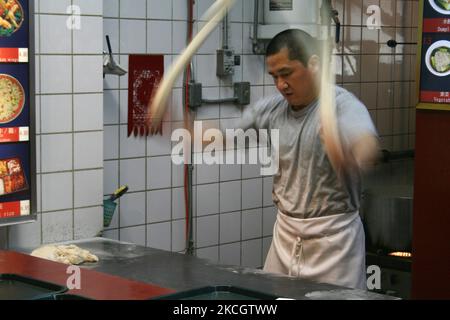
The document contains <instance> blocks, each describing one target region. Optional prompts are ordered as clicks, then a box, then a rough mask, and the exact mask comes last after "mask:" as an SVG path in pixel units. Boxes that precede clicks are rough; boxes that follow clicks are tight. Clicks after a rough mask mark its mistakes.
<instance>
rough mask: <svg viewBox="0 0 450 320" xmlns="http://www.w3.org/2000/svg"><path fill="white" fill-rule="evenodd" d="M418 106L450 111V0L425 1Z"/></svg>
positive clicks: (421, 35) (421, 36)
mask: <svg viewBox="0 0 450 320" xmlns="http://www.w3.org/2000/svg"><path fill="white" fill-rule="evenodd" d="M421 6H422V7H421V8H422V13H423V14H422V23H421V26H422V28H421V34H420V40H421V41H419V52H420V81H419V86H420V89H419V106H418V107H419V108H421V107H422V108H426V109H441V110H442V109H443V110H450V0H422V1H421Z"/></svg>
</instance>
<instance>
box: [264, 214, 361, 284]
mask: <svg viewBox="0 0 450 320" xmlns="http://www.w3.org/2000/svg"><path fill="white" fill-rule="evenodd" d="M365 260H366V259H365V236H364V229H363V226H362V222H361V219H360V217H359V214H358V212H356V213H353V214H337V215H331V216H326V217H319V218H310V219H298V218H292V217H290V216H287V215H285V214H283V213H282V212H280V211H278V215H277V221H276V222H275V225H274V229H273V240H272V245H271V246H270V250H269V253H268V254H267V258H266V262H265V265H264V271H267V272H271V273H281V274H286V275H289V276H295V277H299V278H302V279H308V280H312V281H316V282H322V283H330V284H334V285H339V286H344V287H348V288H356V289H363V290H366V263H365Z"/></svg>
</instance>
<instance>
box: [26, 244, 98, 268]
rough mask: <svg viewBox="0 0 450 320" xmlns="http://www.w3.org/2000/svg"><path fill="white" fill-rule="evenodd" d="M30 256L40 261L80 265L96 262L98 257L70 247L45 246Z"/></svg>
mask: <svg viewBox="0 0 450 320" xmlns="http://www.w3.org/2000/svg"><path fill="white" fill-rule="evenodd" d="M31 255H32V256H33V257H38V258H42V259H47V260H51V261H56V262H61V263H64V264H75V265H78V264H82V263H84V262H97V261H98V257H97V256H96V255H94V254H92V253H90V252H89V251H88V250H84V249H81V248H80V247H78V246H76V245H73V244H70V245H59V246H55V245H46V246H43V247H40V248H38V249H36V250H34V251H33V252H32V253H31Z"/></svg>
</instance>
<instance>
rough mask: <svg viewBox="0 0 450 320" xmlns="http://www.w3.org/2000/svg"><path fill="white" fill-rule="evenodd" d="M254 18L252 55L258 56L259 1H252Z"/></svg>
mask: <svg viewBox="0 0 450 320" xmlns="http://www.w3.org/2000/svg"><path fill="white" fill-rule="evenodd" d="M254 10H255V11H254V16H253V53H254V54H260V53H261V52H260V48H259V43H258V25H259V0H254Z"/></svg>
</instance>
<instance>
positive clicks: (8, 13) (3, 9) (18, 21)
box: [0, 0, 24, 37]
mask: <svg viewBox="0 0 450 320" xmlns="http://www.w3.org/2000/svg"><path fill="white" fill-rule="evenodd" d="M23 19H24V12H23V9H22V6H21V5H20V2H19V1H16V0H0V36H3V37H9V36H11V35H12V34H13V33H14V32H16V31H17V30H19V29H20V27H21V26H22V22H23Z"/></svg>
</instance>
